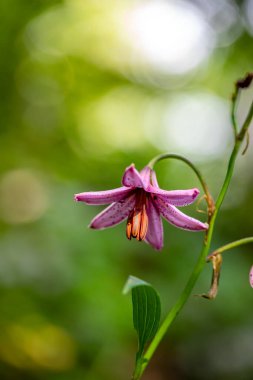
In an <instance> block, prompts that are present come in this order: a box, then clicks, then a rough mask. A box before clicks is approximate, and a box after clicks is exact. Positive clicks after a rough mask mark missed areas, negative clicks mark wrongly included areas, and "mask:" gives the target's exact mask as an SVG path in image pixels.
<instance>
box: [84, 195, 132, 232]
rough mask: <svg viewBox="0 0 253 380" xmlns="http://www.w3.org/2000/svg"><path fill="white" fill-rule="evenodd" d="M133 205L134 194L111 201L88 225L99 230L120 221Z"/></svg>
mask: <svg viewBox="0 0 253 380" xmlns="http://www.w3.org/2000/svg"><path fill="white" fill-rule="evenodd" d="M134 205H135V195H134V194H133V195H131V196H130V197H128V198H126V199H125V200H123V201H120V202H115V203H112V204H111V205H110V206H108V207H107V208H106V209H104V210H103V211H102V212H101V213H100V214H98V215H97V216H95V218H94V219H93V220H92V221H91V223H90V225H89V227H90V228H94V229H97V230H101V229H103V228H106V227H112V226H115V225H116V224H119V223H121V222H122V221H123V220H124V219H126V218H127V217H128V215H129V214H130V212H131V211H132V209H133V208H134Z"/></svg>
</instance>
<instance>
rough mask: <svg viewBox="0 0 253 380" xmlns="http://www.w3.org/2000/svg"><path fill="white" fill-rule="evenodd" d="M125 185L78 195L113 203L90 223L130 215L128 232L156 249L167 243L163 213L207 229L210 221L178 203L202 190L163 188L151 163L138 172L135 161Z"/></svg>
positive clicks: (99, 225)
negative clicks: (187, 213)
mask: <svg viewBox="0 0 253 380" xmlns="http://www.w3.org/2000/svg"><path fill="white" fill-rule="evenodd" d="M122 185H123V186H122V187H119V188H116V189H113V190H106V191H96V192H85V193H80V194H76V195H75V200H76V201H81V202H85V203H87V204H90V205H103V204H109V203H111V205H110V206H108V207H107V208H106V209H104V210H103V211H102V212H101V213H100V214H98V215H97V216H96V217H95V218H94V219H93V220H92V221H91V223H90V225H89V227H90V228H94V229H97V230H100V229H104V228H107V227H112V226H115V225H116V224H119V223H121V222H123V221H124V220H126V219H127V225H126V235H127V238H128V239H129V240H131V238H136V239H137V240H139V241H142V240H145V241H146V242H147V243H149V244H150V245H151V246H153V247H154V248H155V249H157V250H160V249H162V247H163V225H162V220H161V216H162V217H163V218H164V219H166V220H167V221H168V222H169V223H170V224H173V225H174V226H176V227H178V228H181V229H184V230H189V231H201V230H207V229H208V224H206V223H202V222H200V221H199V220H197V219H194V218H191V217H189V216H187V215H185V214H184V213H182V212H181V211H179V210H178V209H177V208H176V206H186V205H189V204H191V203H193V202H194V201H195V199H196V197H197V196H198V194H199V190H198V189H196V188H194V189H189V190H172V191H167V190H162V189H160V188H159V186H158V182H157V179H156V174H155V172H154V170H152V169H151V168H150V167H149V166H146V167H144V169H142V170H141V172H138V171H137V170H136V168H135V166H134V164H132V165H130V166H129V167H128V168H126V170H125V172H124V175H123V178H122Z"/></svg>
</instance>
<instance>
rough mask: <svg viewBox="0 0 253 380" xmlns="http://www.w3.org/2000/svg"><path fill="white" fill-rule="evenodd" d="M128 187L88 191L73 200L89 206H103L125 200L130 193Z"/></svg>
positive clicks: (77, 195)
mask: <svg viewBox="0 0 253 380" xmlns="http://www.w3.org/2000/svg"><path fill="white" fill-rule="evenodd" d="M131 191H132V190H131V189H129V188H128V187H118V188H116V189H113V190H106V191H88V192H86V193H79V194H76V195H75V200H76V201H80V202H85V203H87V204H90V205H105V204H108V203H112V202H119V201H121V200H122V199H125V198H126V197H127V196H128V195H129V194H130V193H131Z"/></svg>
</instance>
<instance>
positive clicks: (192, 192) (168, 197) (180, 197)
mask: <svg viewBox="0 0 253 380" xmlns="http://www.w3.org/2000/svg"><path fill="white" fill-rule="evenodd" d="M146 191H148V192H151V193H153V194H155V196H156V197H157V198H159V199H161V200H162V201H163V202H165V203H169V204H171V205H173V206H187V205H190V204H191V203H193V202H194V201H195V199H196V198H197V196H198V195H199V190H198V189H196V188H194V189H188V190H170V191H167V190H162V189H159V188H157V187H155V186H151V185H150V186H149V187H148V189H147V190H146Z"/></svg>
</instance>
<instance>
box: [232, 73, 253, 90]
mask: <svg viewBox="0 0 253 380" xmlns="http://www.w3.org/2000/svg"><path fill="white" fill-rule="evenodd" d="M252 79H253V73H248V74H246V76H245V77H244V78H243V79H239V80H238V81H237V82H236V87H237V88H238V89H241V88H248V87H249V86H250V84H251V82H252Z"/></svg>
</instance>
